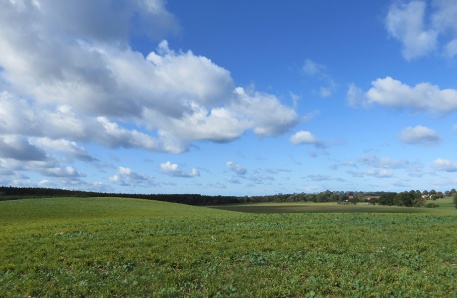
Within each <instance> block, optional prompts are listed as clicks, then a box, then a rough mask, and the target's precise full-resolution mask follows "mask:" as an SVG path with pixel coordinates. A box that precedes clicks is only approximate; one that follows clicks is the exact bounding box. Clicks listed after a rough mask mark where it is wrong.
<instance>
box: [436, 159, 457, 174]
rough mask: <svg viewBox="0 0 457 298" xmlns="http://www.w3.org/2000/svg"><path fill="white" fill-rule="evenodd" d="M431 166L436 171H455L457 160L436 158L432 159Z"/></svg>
mask: <svg viewBox="0 0 457 298" xmlns="http://www.w3.org/2000/svg"><path fill="white" fill-rule="evenodd" d="M433 167H434V168H435V169H436V170H438V171H445V172H457V161H450V160H447V159H442V158H438V159H436V160H435V161H433Z"/></svg>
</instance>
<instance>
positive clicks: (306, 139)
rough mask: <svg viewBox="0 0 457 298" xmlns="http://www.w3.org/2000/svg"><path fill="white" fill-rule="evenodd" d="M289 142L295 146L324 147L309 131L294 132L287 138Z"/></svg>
mask: <svg viewBox="0 0 457 298" xmlns="http://www.w3.org/2000/svg"><path fill="white" fill-rule="evenodd" d="M289 140H290V141H291V142H292V143H293V144H295V145H300V144H312V145H315V146H316V147H325V145H324V143H323V142H322V141H321V140H319V139H318V138H316V137H315V136H314V135H313V134H312V133H310V132H309V131H305V130H302V131H299V132H296V133H295V134H294V135H293V136H291V137H290V138H289Z"/></svg>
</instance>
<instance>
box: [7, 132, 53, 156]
mask: <svg viewBox="0 0 457 298" xmlns="http://www.w3.org/2000/svg"><path fill="white" fill-rule="evenodd" d="M0 157H4V158H11V159H16V160H20V161H30V160H45V159H46V153H45V152H44V151H43V150H41V149H39V148H38V147H36V146H34V145H32V144H30V142H29V141H28V140H27V139H25V138H22V137H20V136H15V135H0Z"/></svg>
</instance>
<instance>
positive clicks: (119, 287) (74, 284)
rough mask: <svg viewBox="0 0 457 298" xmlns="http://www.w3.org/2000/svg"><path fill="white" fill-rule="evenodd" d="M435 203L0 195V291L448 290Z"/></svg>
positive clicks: (448, 258) (265, 293)
mask: <svg viewBox="0 0 457 298" xmlns="http://www.w3.org/2000/svg"><path fill="white" fill-rule="evenodd" d="M437 203H438V204H439V205H440V207H439V208H436V209H427V208H400V207H381V206H368V205H360V206H359V205H358V206H337V205H336V204H314V205H313V203H303V204H287V205H286V204H244V205H228V206H225V207H224V208H229V209H230V208H231V209H230V210H232V211H228V210H220V209H215V208H207V207H195V206H188V205H181V204H173V203H166V202H157V201H149V200H139V199H126V198H52V199H51V198H50V199H30V200H15V201H4V202H0V224H1V226H2V229H1V230H0V296H1V297H28V296H31V297H57V296H61V297H62V296H69V297H93V296H96V297H116V296H117V297H126V296H129V297H132V296H137V297H145V296H151V297H182V296H192V297H208V296H211V297H228V296H233V297H294V296H295V297H327V296H328V297H348V296H351V297H457V280H456V279H457V246H456V243H457V234H456V233H455V231H457V211H456V209H455V208H454V206H453V205H452V204H451V200H450V199H449V198H447V199H443V200H438V201H437ZM243 208H245V209H243ZM281 208H283V209H281ZM344 208H346V209H344ZM389 208H390V209H389ZM389 210H391V211H392V212H389ZM234 211H243V212H234Z"/></svg>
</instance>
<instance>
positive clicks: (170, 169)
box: [160, 161, 200, 178]
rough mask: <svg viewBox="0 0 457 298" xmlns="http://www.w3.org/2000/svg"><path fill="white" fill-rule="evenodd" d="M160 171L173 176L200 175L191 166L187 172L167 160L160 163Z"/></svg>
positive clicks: (187, 176) (189, 176)
mask: <svg viewBox="0 0 457 298" xmlns="http://www.w3.org/2000/svg"><path fill="white" fill-rule="evenodd" d="M160 168H161V169H162V171H163V172H164V173H166V174H168V175H170V176H173V177H184V178H191V177H197V176H200V172H199V171H198V170H197V169H195V168H193V169H192V170H191V171H190V172H189V173H186V172H185V171H184V170H183V169H181V167H180V166H179V165H177V164H174V163H171V162H169V161H167V162H166V163H163V164H161V165H160Z"/></svg>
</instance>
